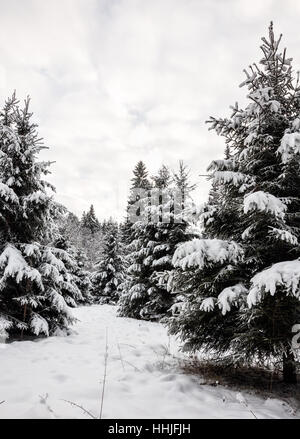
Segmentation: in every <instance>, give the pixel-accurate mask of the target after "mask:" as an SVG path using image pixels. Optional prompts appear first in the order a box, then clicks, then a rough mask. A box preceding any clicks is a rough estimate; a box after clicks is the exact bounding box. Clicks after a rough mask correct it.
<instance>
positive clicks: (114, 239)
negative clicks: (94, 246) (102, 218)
mask: <svg viewBox="0 0 300 439" xmlns="http://www.w3.org/2000/svg"><path fill="white" fill-rule="evenodd" d="M91 279H92V284H93V293H92V294H93V299H94V301H95V302H98V303H112V304H113V303H114V304H115V303H117V302H118V299H119V286H120V284H121V283H122V282H123V280H124V264H123V256H122V250H121V243H120V238H119V227H118V224H117V223H116V222H114V221H113V220H110V221H109V222H106V231H105V236H104V247H103V252H102V254H101V257H100V259H99V261H98V262H97V263H96V265H95V271H94V272H93V274H92V276H91Z"/></svg>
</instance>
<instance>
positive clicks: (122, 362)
mask: <svg viewBox="0 0 300 439" xmlns="http://www.w3.org/2000/svg"><path fill="white" fill-rule="evenodd" d="M117 345H118V350H119V354H120V360H121V364H122V367H123V370H125V366H124V361H123V357H122V352H121V347H120V343H119V341H118V339H117Z"/></svg>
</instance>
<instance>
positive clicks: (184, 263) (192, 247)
mask: <svg viewBox="0 0 300 439" xmlns="http://www.w3.org/2000/svg"><path fill="white" fill-rule="evenodd" d="M242 257H243V249H242V248H241V247H240V246H239V245H238V244H237V243H236V242H234V241H223V240H220V239H193V240H192V241H189V242H186V243H184V244H182V245H180V246H179V247H178V248H177V249H176V251H175V253H174V256H173V260H172V263H173V265H174V267H180V268H181V269H182V270H185V269H186V268H193V267H196V268H199V269H203V268H204V267H205V266H207V265H210V264H217V263H220V264H223V263H224V262H229V263H237V262H238V261H239V260H241V259H242Z"/></svg>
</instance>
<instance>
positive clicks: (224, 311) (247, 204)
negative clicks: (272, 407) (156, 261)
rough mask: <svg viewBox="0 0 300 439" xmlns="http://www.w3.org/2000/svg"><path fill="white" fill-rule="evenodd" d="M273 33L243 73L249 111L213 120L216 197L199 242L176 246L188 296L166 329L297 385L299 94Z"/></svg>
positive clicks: (189, 344) (204, 215) (205, 211)
mask: <svg viewBox="0 0 300 439" xmlns="http://www.w3.org/2000/svg"><path fill="white" fill-rule="evenodd" d="M280 39H281V36H280V38H279V39H278V40H276V39H275V37H274V33H273V26H272V24H271V25H270V28H269V37H268V39H265V38H263V39H262V41H263V44H262V46H261V49H262V53H263V57H262V60H261V61H260V63H259V65H257V64H254V65H253V66H250V71H249V72H247V71H245V73H246V80H245V82H244V83H243V84H242V85H244V86H247V87H248V90H249V92H248V100H249V103H248V105H247V106H246V108H245V109H241V108H239V107H238V104H235V106H233V107H232V115H231V117H230V118H229V119H215V118H211V119H210V120H209V123H210V124H211V128H212V129H215V130H216V131H217V133H218V134H219V135H221V136H223V137H224V138H225V140H226V146H227V148H226V149H227V154H226V155H227V157H226V159H224V160H215V161H214V162H212V164H211V165H210V168H209V171H210V172H211V174H212V178H213V182H214V196H213V197H211V198H210V201H209V203H208V204H207V205H206V206H205V207H204V209H203V213H202V220H203V224H204V237H203V239H200V240H194V241H191V242H189V243H187V244H185V245H183V246H181V247H180V248H179V249H178V250H177V251H176V253H175V255H174V259H173V262H174V265H175V266H177V267H179V268H180V269H181V276H180V277H179V278H178V280H177V286H178V288H181V289H182V290H184V291H186V292H188V295H187V298H186V302H185V304H184V306H183V309H182V312H181V314H180V315H179V316H178V317H177V318H174V319H173V321H172V323H171V327H170V330H171V332H172V333H176V334H180V335H181V337H182V339H183V340H184V342H185V346H186V349H189V350H198V349H199V348H202V347H204V348H206V349H210V348H211V349H213V350H214V351H215V352H217V353H219V354H220V353H223V352H225V351H227V352H230V356H231V360H232V361H233V360H236V361H239V362H245V363H246V362H248V363H250V362H253V361H256V360H261V361H262V362H266V361H272V362H275V363H276V361H278V360H279V361H280V360H281V362H282V364H283V376H284V380H285V381H289V382H295V380H296V369H295V358H294V352H293V350H292V347H291V340H292V327H293V325H294V324H296V323H299V322H300V306H299V305H300V303H299V297H300V288H299V287H300V260H299V255H300V251H299V250H300V249H299V239H300V146H299V145H300V88H299V85H298V84H299V82H298V79H299V78H297V80H296V81H294V79H293V72H292V67H291V59H290V58H287V55H286V51H285V50H284V51H283V53H281V52H280V51H279V42H280Z"/></svg>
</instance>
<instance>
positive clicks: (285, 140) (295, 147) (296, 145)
mask: <svg viewBox="0 0 300 439" xmlns="http://www.w3.org/2000/svg"><path fill="white" fill-rule="evenodd" d="M277 154H280V155H281V160H282V163H287V162H288V161H289V160H291V159H292V158H293V157H294V156H295V154H300V133H286V134H285V135H284V136H283V137H282V139H281V143H280V146H279V148H278V149H277Z"/></svg>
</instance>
